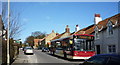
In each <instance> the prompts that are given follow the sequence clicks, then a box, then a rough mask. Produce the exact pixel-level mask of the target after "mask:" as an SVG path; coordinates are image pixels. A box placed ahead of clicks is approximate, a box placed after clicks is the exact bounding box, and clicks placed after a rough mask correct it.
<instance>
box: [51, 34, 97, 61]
mask: <svg viewBox="0 0 120 65" xmlns="http://www.w3.org/2000/svg"><path fill="white" fill-rule="evenodd" d="M50 52H51V54H53V55H58V56H61V57H64V58H68V59H89V58H90V57H91V56H94V55H95V50H94V35H88V34H74V35H71V36H67V37H65V38H60V39H55V40H52V41H51V48H50Z"/></svg>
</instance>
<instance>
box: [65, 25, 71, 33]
mask: <svg viewBox="0 0 120 65" xmlns="http://www.w3.org/2000/svg"><path fill="white" fill-rule="evenodd" d="M65 32H67V33H70V28H69V26H68V25H66V28H65Z"/></svg>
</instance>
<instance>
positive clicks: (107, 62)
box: [79, 54, 120, 65]
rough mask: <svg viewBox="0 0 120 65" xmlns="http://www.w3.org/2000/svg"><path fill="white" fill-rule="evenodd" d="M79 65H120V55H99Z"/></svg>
mask: <svg viewBox="0 0 120 65" xmlns="http://www.w3.org/2000/svg"><path fill="white" fill-rule="evenodd" d="M79 65H120V55H116V54H98V55H95V56H92V57H91V58H89V59H88V60H86V61H85V62H84V63H83V64H79Z"/></svg>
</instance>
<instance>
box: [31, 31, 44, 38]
mask: <svg viewBox="0 0 120 65" xmlns="http://www.w3.org/2000/svg"><path fill="white" fill-rule="evenodd" d="M45 35H46V33H45V32H43V33H42V32H40V31H35V32H32V35H31V36H33V37H34V38H35V39H42V38H44V37H45Z"/></svg>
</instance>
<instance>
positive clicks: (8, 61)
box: [7, 0, 10, 65]
mask: <svg viewBox="0 0 120 65" xmlns="http://www.w3.org/2000/svg"><path fill="white" fill-rule="evenodd" d="M9 26H10V0H8V27H7V65H9V64H10V48H9V47H10V45H9Z"/></svg>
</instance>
